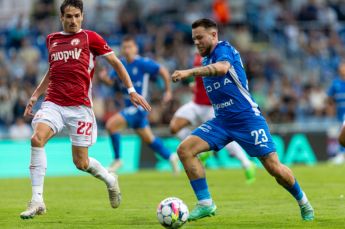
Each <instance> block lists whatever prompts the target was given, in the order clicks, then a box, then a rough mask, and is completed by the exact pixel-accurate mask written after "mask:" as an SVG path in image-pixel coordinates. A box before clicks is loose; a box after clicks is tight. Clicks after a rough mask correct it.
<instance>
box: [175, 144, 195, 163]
mask: <svg viewBox="0 0 345 229" xmlns="http://www.w3.org/2000/svg"><path fill="white" fill-rule="evenodd" d="M177 155H178V156H179V158H180V160H181V161H184V160H186V159H188V158H190V157H191V156H192V152H191V151H190V150H188V147H186V146H185V145H184V144H181V145H179V147H178V148H177Z"/></svg>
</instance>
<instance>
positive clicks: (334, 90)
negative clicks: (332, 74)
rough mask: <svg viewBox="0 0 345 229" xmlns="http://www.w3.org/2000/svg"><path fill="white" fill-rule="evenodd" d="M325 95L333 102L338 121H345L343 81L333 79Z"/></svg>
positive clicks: (344, 84)
mask: <svg viewBox="0 0 345 229" xmlns="http://www.w3.org/2000/svg"><path fill="white" fill-rule="evenodd" d="M327 93H328V96H330V97H332V98H333V99H334V101H335V104H336V107H337V118H338V120H339V121H341V122H343V121H344V120H345V80H342V79H341V78H340V77H339V78H337V79H334V80H333V81H332V84H331V86H330V88H329V89H328V92H327Z"/></svg>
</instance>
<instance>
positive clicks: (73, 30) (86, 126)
mask: <svg viewBox="0 0 345 229" xmlns="http://www.w3.org/2000/svg"><path fill="white" fill-rule="evenodd" d="M60 12H61V17H60V20H61V23H62V27H63V31H62V32H56V33H52V34H49V35H48V36H47V39H46V45H47V49H48V51H49V70H48V71H47V73H46V74H45V75H44V77H43V79H42V81H41V83H40V84H39V85H38V87H37V88H36V90H35V91H34V93H33V94H32V96H31V98H30V100H29V103H28V104H27V107H26V109H25V112H24V116H33V113H32V107H33V105H34V104H35V103H36V101H37V99H38V98H39V97H40V96H41V95H42V94H43V93H45V92H46V91H47V95H46V97H45V101H44V102H43V104H42V106H41V108H40V110H39V111H38V112H37V113H36V114H35V116H34V118H33V120H32V126H33V128H34V133H33V135H32V137H31V162H30V175H31V183H32V199H31V201H30V202H29V204H28V207H27V209H26V211H24V212H22V213H21V214H20V217H21V218H22V219H28V218H33V217H34V216H35V215H40V214H43V213H45V212H46V206H45V204H44V201H43V183H44V176H45V172H46V168H47V160H46V153H45V149H44V146H45V144H46V143H47V142H48V140H49V139H50V138H52V137H53V136H54V135H56V134H57V133H59V132H61V131H62V130H63V129H67V131H68V134H69V136H70V140H71V142H72V155H73V162H74V164H75V166H76V167H77V168H78V169H80V170H82V171H84V172H87V173H90V174H91V175H93V176H94V177H96V178H98V179H100V180H102V181H104V183H105V184H106V185H107V189H108V193H109V200H110V204H111V206H112V207H113V208H117V207H118V206H119V205H120V202H121V193H120V188H119V185H118V181H117V176H116V175H115V176H114V175H111V174H110V173H109V172H108V171H107V170H106V169H105V168H104V167H103V166H102V165H101V164H100V163H99V162H98V161H97V160H96V159H94V158H91V157H88V147H90V146H91V145H92V144H94V143H95V142H96V139H97V124H96V120H95V116H94V113H93V110H92V98H91V88H92V85H91V80H92V76H93V72H94V69H93V67H94V61H95V57H96V56H103V57H104V58H105V59H106V60H107V61H108V62H109V63H110V65H111V66H112V67H113V68H114V69H115V70H116V71H117V72H118V74H119V76H120V78H121V80H122V81H123V83H124V84H125V85H126V87H127V88H128V91H129V94H130V95H129V96H130V100H131V101H132V102H133V103H134V105H135V106H142V107H144V109H147V110H149V109H150V106H149V105H148V104H147V102H146V101H145V99H144V98H143V97H141V96H140V95H139V94H138V93H136V92H135V89H134V88H133V84H132V82H131V80H130V77H129V75H128V73H127V72H126V69H125V68H124V66H123V65H122V63H121V61H120V60H119V59H118V58H117V57H116V56H115V54H114V52H113V51H112V50H111V49H110V48H109V46H108V45H107V43H106V42H105V40H103V38H102V37H101V36H99V35H98V34H97V33H95V32H93V31H90V30H83V29H81V24H82V22H83V2H82V1H81V0H65V1H64V2H63V3H62V4H61V6H60Z"/></svg>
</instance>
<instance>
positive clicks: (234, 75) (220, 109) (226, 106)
mask: <svg viewBox="0 0 345 229" xmlns="http://www.w3.org/2000/svg"><path fill="white" fill-rule="evenodd" d="M219 61H228V62H229V63H230V65H231V68H230V70H229V71H228V72H227V73H226V74H225V75H224V76H212V77H203V81H204V86H205V89H206V92H207V95H208V97H209V98H210V100H211V103H212V106H213V108H214V111H215V115H216V117H223V118H234V117H240V116H241V117H243V115H246V114H247V115H249V116H251V115H253V114H254V115H256V116H258V115H260V110H259V109H258V105H257V104H256V103H255V101H254V99H253V98H252V97H251V95H250V93H249V90H248V81H247V76H246V73H245V71H244V68H243V64H242V60H241V57H240V54H239V52H238V51H237V50H236V49H235V48H234V47H232V46H231V45H230V44H229V42H227V41H219V42H218V44H217V46H216V47H215V49H214V50H213V51H212V53H211V54H210V55H208V56H206V57H204V59H203V65H209V64H213V63H216V62H219Z"/></svg>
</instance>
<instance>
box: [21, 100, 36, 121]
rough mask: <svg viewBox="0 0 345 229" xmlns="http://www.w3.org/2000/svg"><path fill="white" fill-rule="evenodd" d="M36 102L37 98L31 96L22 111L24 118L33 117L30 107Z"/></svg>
mask: <svg viewBox="0 0 345 229" xmlns="http://www.w3.org/2000/svg"><path fill="white" fill-rule="evenodd" d="M36 102H37V97H35V96H32V97H31V98H30V100H29V103H28V104H27V105H26V108H25V111H24V115H23V116H24V117H25V118H26V117H33V116H34V114H33V113H32V107H33V106H34V105H35V103H36Z"/></svg>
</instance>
